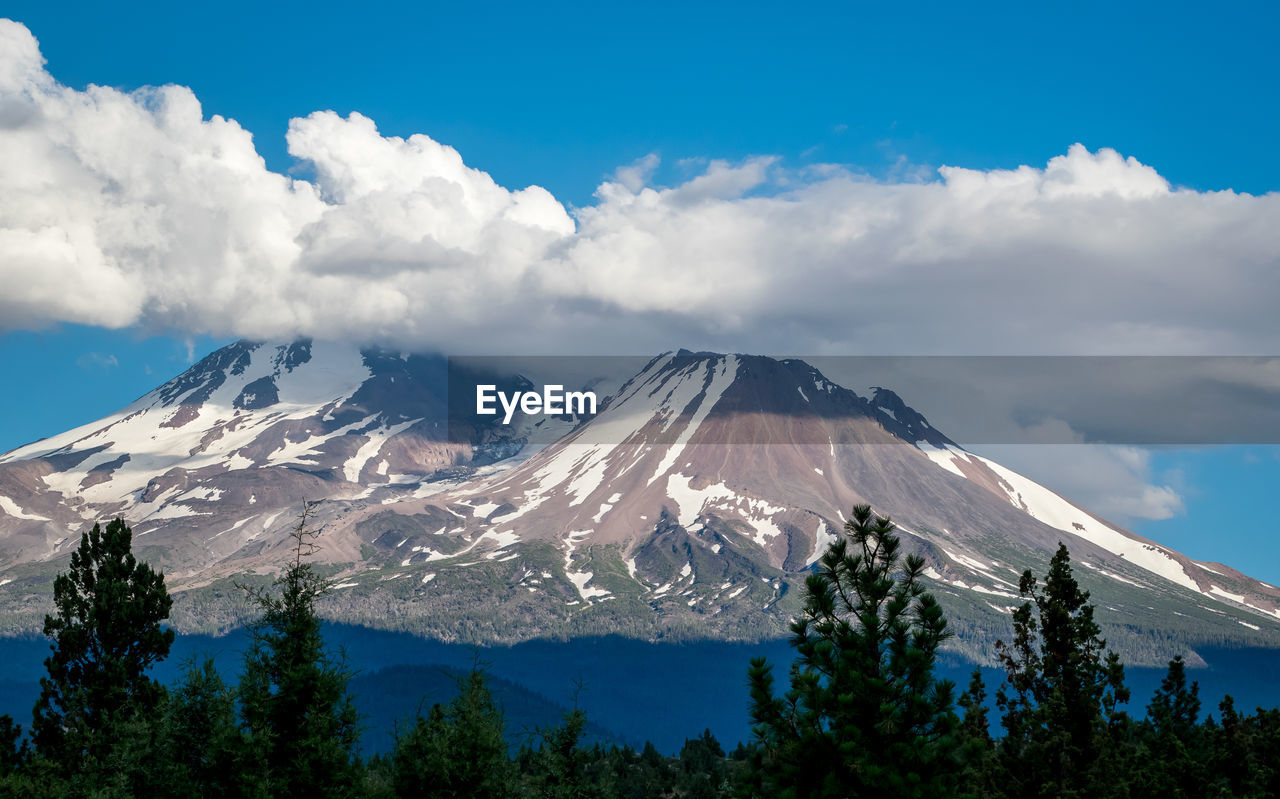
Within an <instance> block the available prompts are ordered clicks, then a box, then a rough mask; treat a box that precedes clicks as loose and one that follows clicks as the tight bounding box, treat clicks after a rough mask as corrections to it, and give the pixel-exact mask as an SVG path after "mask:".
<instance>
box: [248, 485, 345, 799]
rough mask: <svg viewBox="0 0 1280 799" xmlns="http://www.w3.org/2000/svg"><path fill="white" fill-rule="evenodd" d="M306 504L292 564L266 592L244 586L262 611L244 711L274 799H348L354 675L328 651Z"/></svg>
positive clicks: (324, 587)
mask: <svg viewBox="0 0 1280 799" xmlns="http://www.w3.org/2000/svg"><path fill="white" fill-rule="evenodd" d="M309 515H310V512H309V508H308V507H307V506H306V505H304V507H303V511H302V513H301V516H300V517H299V520H298V524H297V526H296V527H295V528H294V530H293V534H292V536H293V544H294V551H293V559H292V561H290V563H289V565H288V566H287V568H286V569H285V571H284V573H283V574H282V575H281V576H280V577H278V578H276V580H275V581H274V582H273V583H272V585H271V586H270V587H269V588H267V589H259V588H252V587H249V586H242V587H243V588H244V590H245V591H246V592H247V593H248V594H249V596H250V598H251V599H252V600H253V602H254V603H255V604H257V606H258V607H259V608H260V609H261V610H262V618H261V619H259V620H258V621H257V622H256V623H255V624H254V625H253V626H252V628H251V630H250V632H251V634H252V640H251V642H250V645H249V649H248V651H247V652H246V654H245V664H244V673H243V675H242V676H241V679H240V689H239V697H240V712H241V717H242V719H243V722H244V727H245V730H246V732H247V734H248V737H249V747H250V752H251V753H252V756H253V758H254V761H255V763H254V766H255V768H254V770H255V771H256V779H258V780H260V781H261V782H262V783H263V784H264V785H265V786H266V789H267V791H268V793H269V794H270V795H272V796H274V797H300V798H301V797H328V796H348V795H351V794H352V792H353V790H354V785H355V780H356V776H357V775H356V764H355V762H354V758H355V752H356V745H357V743H358V740H359V727H358V718H357V715H356V710H355V706H354V705H353V704H352V701H351V697H350V695H349V694H348V693H347V686H348V684H349V682H350V680H351V672H350V671H349V670H348V669H347V668H346V666H345V665H344V664H343V663H342V662H341V661H340V660H338V659H335V658H334V657H333V656H332V655H331V654H330V653H329V652H328V650H327V649H326V647H325V644H324V637H323V636H322V635H321V622H320V617H319V616H318V615H317V613H316V608H315V605H316V602H317V600H319V598H320V597H321V596H323V595H324V594H325V593H326V592H328V591H329V589H330V583H329V581H328V580H326V579H324V578H323V577H322V576H321V575H320V574H319V573H318V572H317V571H316V569H315V567H314V566H313V565H312V564H311V563H310V562H309V560H308V559H309V558H310V557H311V556H312V555H314V554H315V552H316V551H317V550H318V545H317V544H316V543H315V539H316V537H317V536H318V535H319V534H318V533H317V532H315V531H313V530H311V529H309V527H308V525H307V522H308V518H309Z"/></svg>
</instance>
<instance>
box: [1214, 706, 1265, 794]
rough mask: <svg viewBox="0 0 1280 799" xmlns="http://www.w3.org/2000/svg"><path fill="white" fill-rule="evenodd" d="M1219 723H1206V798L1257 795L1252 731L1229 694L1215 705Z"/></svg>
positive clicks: (1255, 758)
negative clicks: (1209, 782) (1208, 784)
mask: <svg viewBox="0 0 1280 799" xmlns="http://www.w3.org/2000/svg"><path fill="white" fill-rule="evenodd" d="M1218 712H1219V713H1220V714H1221V715H1222V721H1221V722H1220V723H1218V724H1212V723H1211V722H1212V719H1210V723H1208V724H1206V725H1205V726H1206V728H1207V729H1206V736H1207V737H1208V738H1209V747H1210V751H1211V754H1210V756H1209V773H1210V774H1211V775H1212V787H1211V789H1210V791H1209V793H1208V795H1210V796H1222V797H1228V796H1230V797H1244V796H1259V795H1260V794H1259V793H1258V791H1257V782H1258V781H1257V779H1256V778H1255V776H1254V775H1255V773H1256V771H1257V757H1256V755H1255V747H1254V741H1253V735H1252V731H1251V730H1250V729H1249V725H1248V723H1247V720H1246V719H1245V718H1243V717H1242V716H1241V715H1240V712H1239V711H1237V710H1236V702H1235V699H1234V698H1232V696H1231V695H1230V694H1227V695H1226V696H1225V697H1223V698H1222V701H1221V702H1220V703H1218Z"/></svg>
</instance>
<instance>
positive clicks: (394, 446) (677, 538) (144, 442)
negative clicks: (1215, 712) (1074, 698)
mask: <svg viewBox="0 0 1280 799" xmlns="http://www.w3.org/2000/svg"><path fill="white" fill-rule="evenodd" d="M495 369H496V367H494V366H493V365H492V364H487V363H485V362H480V361H472V362H470V363H468V362H464V361H451V360H448V359H445V358H441V357H437V356H424V355H413V354H403V353H396V352H390V351H386V350H374V349H364V350H361V349H358V348H356V347H353V346H348V345H343V344H335V343H326V342H291V343H284V344H260V343H252V342H237V343H235V344H232V345H230V346H228V347H224V348H223V349H221V350H218V351H217V352H214V353H213V354H211V355H209V356H208V357H207V358H205V359H203V360H201V361H200V362H199V363H197V364H195V365H194V366H192V367H191V368H190V369H188V370H187V371H186V372H184V373H183V374H181V375H179V376H178V377H176V378H174V379H173V380H171V381H169V382H167V383H165V384H164V385H162V386H160V387H159V388H157V389H156V390H154V391H152V392H150V393H148V394H147V395H145V396H143V397H142V398H140V399H139V400H138V401H137V402H135V403H133V404H132V405H130V406H128V407H126V408H124V409H122V410H121V411H119V412H118V413H116V414H113V415H111V416H109V417H107V418H105V419H102V420H100V421H97V422H94V423H91V424H88V425H85V426H83V427H80V428H77V429H75V430H71V431H68V432H66V433H63V434H61V435H58V436H54V437H52V438H49V439H45V440H42V441H38V442H35V443H33V444H30V445H28V446H25V447H21V448H19V449H16V450H13V451H11V452H9V453H6V454H5V455H3V456H0V614H2V617H3V618H4V620H5V623H6V625H7V629H10V630H15V631H21V630H27V631H31V630H35V629H37V628H38V626H39V623H40V620H41V619H42V618H43V616H44V614H45V613H46V612H48V605H49V601H50V595H51V585H52V578H53V575H54V574H55V573H57V572H58V571H59V570H60V569H61V568H63V567H64V566H65V564H66V561H67V558H68V557H69V554H70V552H71V549H72V548H73V547H74V546H75V544H76V542H77V541H78V540H79V535H80V533H81V532H82V531H83V529H85V528H86V527H87V526H88V525H90V524H92V523H93V522H94V521H97V520H101V519H106V518H110V517H115V516H124V517H125V518H126V519H127V520H128V521H129V522H130V524H131V525H132V526H133V529H134V535H135V548H136V550H137V551H138V552H139V554H140V557H143V558H145V559H146V560H147V561H148V562H150V563H152V564H154V565H155V566H156V567H157V568H158V569H162V570H163V571H164V573H165V575H166V579H167V580H168V582H169V585H170V589H171V591H173V592H174V596H175V601H174V609H173V622H174V623H175V624H176V626H177V627H178V628H179V629H180V630H182V631H186V632H206V633H208V632H214V633H216V632H222V631H225V630H228V629H231V628H234V627H236V626H238V625H239V624H241V623H243V621H244V620H245V618H246V616H245V614H246V608H245V606H244V603H243V602H241V601H240V600H239V598H238V597H239V594H238V592H237V591H235V590H234V589H233V588H232V585H233V583H235V582H237V581H243V580H245V579H249V580H252V579H254V577H253V575H262V574H268V573H271V572H273V571H274V570H275V568H276V567H278V565H279V564H280V563H281V562H283V561H284V560H285V559H286V556H287V547H288V531H289V529H290V527H291V525H292V522H293V519H294V518H295V516H296V513H297V509H298V507H299V506H300V505H301V503H302V502H303V501H304V500H305V501H307V502H309V503H311V508H312V511H313V520H314V523H315V524H316V525H317V529H318V530H319V531H320V533H321V538H320V543H321V546H322V548H321V550H320V552H319V555H318V557H319V558H320V564H319V567H320V568H322V569H323V570H324V572H325V574H326V576H328V577H331V578H332V579H333V580H334V582H335V585H336V588H335V590H334V591H333V592H332V593H331V594H330V595H329V596H327V597H326V598H325V599H324V600H323V601H322V603H321V607H322V610H323V612H324V614H325V615H326V616H327V617H328V618H330V619H332V620H335V621H340V622H345V623H350V624H357V625H365V626H369V627H375V628H381V629H391V630H397V631H405V632H412V633H415V634H418V635H421V636H426V637H430V638H435V639H438V640H441V641H445V642H463V643H479V644H491V643H515V642H519V641H527V640H533V639H538V638H557V639H563V638H567V637H575V636H583V635H601V634H621V635H624V636H629V637H633V638H637V639H642V640H658V639H662V640H688V641H693V640H708V639H710V640H722V641H751V640H760V639H765V638H776V637H779V636H783V635H785V634H786V631H787V629H788V625H789V623H790V620H791V619H792V618H793V617H794V616H796V614H797V612H798V610H799V600H798V595H799V593H800V591H799V589H800V588H801V587H802V586H803V584H804V580H805V578H806V577H807V576H808V575H809V574H810V573H811V571H812V569H813V566H814V564H815V562H816V561H817V560H818V558H819V557H820V555H821V554H822V552H823V551H825V549H826V547H827V545H828V544H829V543H830V542H831V541H833V540H834V539H835V537H836V536H837V535H838V534H839V531H840V530H842V529H843V527H844V524H845V522H846V516H845V514H847V513H848V509H849V508H851V507H853V506H855V505H862V504H867V505H870V506H871V507H872V508H873V509H874V510H875V511H876V512H877V513H879V514H884V515H888V516H891V517H892V518H893V520H894V521H895V522H896V523H897V525H898V529H899V531H900V535H901V537H902V540H903V546H904V547H905V548H906V550H908V551H910V552H913V553H916V554H919V555H920V556H921V557H922V558H924V561H925V570H924V572H923V579H924V580H925V582H926V583H927V584H928V586H929V588H930V590H931V591H934V592H935V593H936V594H937V595H938V597H939V599H940V600H941V601H942V602H943V603H944V604H945V605H946V607H947V608H948V617H949V618H950V620H951V623H952V626H953V628H954V629H955V630H956V632H957V635H956V636H955V637H954V638H953V639H951V640H950V641H949V642H948V643H947V647H948V648H949V649H951V650H952V651H953V652H957V653H960V654H963V655H965V656H967V657H970V658H974V659H978V660H983V661H986V662H992V661H993V660H994V657H995V652H996V650H995V642H996V640H997V639H999V638H1001V637H1002V636H1003V637H1006V638H1007V636H1008V632H1009V613H1010V611H1011V609H1012V608H1013V607H1014V606H1015V605H1016V604H1017V602H1018V579H1019V575H1020V574H1021V572H1022V571H1023V570H1024V569H1025V568H1027V567H1028V565H1031V564H1038V563H1043V562H1045V561H1046V560H1047V559H1048V558H1049V556H1050V555H1052V553H1053V552H1054V551H1055V550H1056V548H1057V546H1058V544H1059V542H1063V543H1066V544H1067V545H1068V546H1069V547H1070V549H1071V552H1072V554H1073V556H1074V557H1075V560H1076V563H1077V565H1078V567H1079V568H1078V572H1079V579H1080V581H1081V583H1082V584H1083V585H1084V586H1085V587H1086V588H1088V590H1090V591H1091V592H1092V595H1093V597H1094V599H1095V601H1096V602H1097V604H1098V620H1099V622H1100V624H1101V625H1102V628H1103V630H1104V631H1105V632H1106V634H1107V636H1108V640H1109V641H1110V643H1111V644H1112V646H1114V647H1115V648H1116V649H1117V650H1119V651H1120V652H1121V653H1122V654H1123V655H1124V656H1125V659H1126V662H1129V663H1133V664H1150V665H1155V664H1163V663H1166V662H1167V661H1168V660H1169V659H1170V658H1172V657H1173V656H1174V655H1177V654H1183V655H1185V656H1186V657H1187V658H1188V662H1189V663H1191V664H1192V665H1195V664H1197V662H1198V655H1197V654H1196V650H1197V647H1211V646H1259V647H1274V646H1276V645H1277V644H1280V590H1277V589H1276V588H1275V587H1273V586H1270V585H1267V584H1266V583H1263V582H1260V581H1258V580H1255V579H1252V578H1249V577H1247V576H1246V575H1244V574H1241V573H1239V572H1237V571H1235V570H1233V569H1230V568H1228V567H1226V566H1223V565H1221V564H1217V563H1201V562H1197V561H1193V560H1191V559H1189V558H1187V557H1185V556H1183V555H1181V554H1180V553H1177V552H1175V551H1173V550H1171V549H1169V548H1167V547H1163V546H1161V545H1159V544H1157V543H1155V542H1152V541H1149V540H1146V539H1144V538H1142V537H1140V536H1137V535H1134V534H1133V533H1131V532H1128V531H1126V530H1124V529H1122V528H1120V527H1118V526H1116V525H1114V524H1111V523H1108V522H1106V521H1105V520H1103V519H1100V518H1098V517H1097V516H1095V515H1094V514H1091V513H1090V512H1088V511H1087V510H1085V509H1083V508H1080V507H1078V506H1076V505H1074V504H1072V503H1071V502H1070V501H1068V500H1067V499H1064V498H1062V497H1060V496H1058V495H1057V494H1055V493H1053V492H1052V491H1050V490H1048V489H1046V488H1044V487H1042V486H1040V485H1038V484H1036V483H1034V482H1033V481H1031V480H1028V479H1027V478H1025V477H1023V476H1021V475H1019V474H1017V473H1015V472H1013V471H1011V470H1009V469H1007V468H1005V467H1003V466H1001V465H1000V464H998V463H995V462H993V461H991V460H989V459H987V458H983V457H980V456H978V455H976V454H973V453H970V452H967V451H965V450H964V449H963V448H961V447H960V446H958V445H957V444H956V443H955V442H953V441H951V440H950V439H949V438H947V436H946V435H945V433H944V432H943V431H940V430H937V429H936V428H934V427H933V426H932V425H931V424H930V423H929V422H928V420H926V419H925V418H924V417H923V416H922V415H921V414H919V413H918V412H916V411H915V410H913V409H912V408H911V407H909V406H908V405H907V404H906V403H905V402H904V401H903V399H902V398H900V397H898V396H897V395H896V394H894V393H893V392H892V391H890V390H888V389H885V388H877V389H874V390H873V391H872V392H871V393H870V396H862V395H859V394H857V393H855V392H854V391H852V390H849V389H847V388H845V387H842V386H840V385H837V384H835V383H833V382H832V381H831V380H829V379H827V378H826V377H825V376H824V375H823V374H822V373H820V372H819V371H818V370H816V369H814V368H813V367H812V366H810V365H809V364H807V363H805V362H803V361H800V360H794V359H789V360H779V359H773V358H767V357H761V356H745V355H719V354H711V353H690V352H685V351H681V352H678V353H669V354H666V355H663V356H660V357H657V358H654V359H652V360H649V361H647V362H645V361H638V362H636V363H635V366H634V369H632V370H631V371H632V373H631V374H629V375H620V376H615V375H603V374H601V375H591V376H589V377H587V378H583V380H582V381H581V382H580V383H577V384H574V385H571V386H570V387H571V388H577V387H579V386H581V385H587V384H590V385H592V386H593V387H595V389H596V390H597V391H599V392H600V396H601V405H600V408H599V412H598V413H597V414H595V415H594V416H589V417H585V418H576V417H568V416H543V415H537V414H532V415H520V416H518V417H517V418H515V419H513V420H512V423H511V424H509V425H503V424H501V421H502V420H501V418H500V417H497V418H495V417H494V416H484V415H479V414H477V413H475V405H474V397H475V387H476V385H478V384H482V383H483V384H494V385H497V386H499V387H501V388H502V389H503V390H510V391H524V390H530V389H536V388H537V386H535V384H534V383H532V382H531V381H530V380H528V379H526V378H524V377H521V376H520V373H521V371H522V370H520V369H518V368H510V369H508V370H506V371H495ZM591 378H599V379H598V380H592V379H591ZM566 382H567V380H566Z"/></svg>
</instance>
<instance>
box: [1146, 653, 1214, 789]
mask: <svg viewBox="0 0 1280 799" xmlns="http://www.w3.org/2000/svg"><path fill="white" fill-rule="evenodd" d="M1199 715H1200V686H1199V684H1197V683H1194V682H1193V683H1191V685H1190V687H1188V686H1187V672H1186V666H1185V664H1184V663H1183V662H1182V656H1181V655H1178V656H1177V657H1175V658H1174V659H1173V660H1171V661H1169V671H1168V673H1167V674H1166V675H1165V677H1164V679H1163V680H1162V681H1161V683H1160V688H1159V689H1157V690H1156V692H1155V695H1154V696H1153V697H1152V698H1151V703H1150V704H1148V705H1147V718H1146V721H1145V722H1144V723H1143V724H1142V725H1141V728H1140V729H1141V730H1142V738H1143V745H1142V752H1141V754H1140V755H1139V757H1138V765H1139V768H1140V769H1141V770H1142V771H1143V772H1144V774H1143V778H1142V779H1141V780H1140V781H1139V784H1138V785H1137V786H1135V790H1134V795H1135V796H1139V797H1144V796H1150V797H1153V799H1154V798H1155V797H1170V798H1171V799H1177V798H1178V797H1198V796H1204V794H1205V791H1206V789H1207V779H1206V778H1207V775H1206V774H1205V772H1204V766H1203V762H1204V758H1205V756H1206V754H1207V752H1206V751H1205V747H1204V731H1203V729H1202V728H1201V727H1199V726H1197V724H1196V722H1197V720H1198V719H1199Z"/></svg>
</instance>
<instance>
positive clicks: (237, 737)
mask: <svg viewBox="0 0 1280 799" xmlns="http://www.w3.org/2000/svg"><path fill="white" fill-rule="evenodd" d="M162 751H163V755H164V770H165V773H164V777H163V783H164V786H163V790H162V791H161V793H163V794H165V795H167V796H173V797H180V796H192V795H196V796H201V797H205V799H214V797H236V796H251V795H253V793H254V784H253V780H252V775H249V774H242V773H241V772H242V771H243V769H244V765H245V763H244V758H245V742H244V736H243V735H242V734H241V732H240V728H239V725H238V724H237V721H236V697H235V691H234V690H233V689H232V688H230V687H229V686H227V685H226V684H225V683H224V682H223V681H222V677H221V676H220V675H219V674H218V672H217V669H215V668H214V666H213V660H212V659H211V658H210V659H206V660H205V661H204V663H203V664H202V665H201V666H200V667H198V668H197V667H196V666H195V665H194V664H191V665H190V666H188V667H187V669H186V671H185V673H184V674H183V677H182V680H181V681H180V682H179V683H178V685H177V686H175V687H174V689H173V690H172V691H171V692H170V695H169V702H168V706H167V707H166V712H165V720H164V741H163V744H162Z"/></svg>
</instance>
